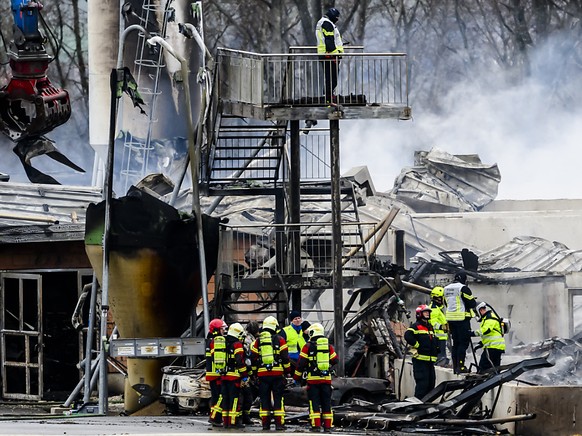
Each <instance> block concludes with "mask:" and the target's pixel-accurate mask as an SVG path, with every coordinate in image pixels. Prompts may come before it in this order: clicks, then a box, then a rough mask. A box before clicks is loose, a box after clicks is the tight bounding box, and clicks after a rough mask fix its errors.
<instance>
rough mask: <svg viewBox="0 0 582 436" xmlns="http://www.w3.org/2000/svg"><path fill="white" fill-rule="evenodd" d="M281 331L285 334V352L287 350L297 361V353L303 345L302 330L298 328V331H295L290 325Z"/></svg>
mask: <svg viewBox="0 0 582 436" xmlns="http://www.w3.org/2000/svg"><path fill="white" fill-rule="evenodd" d="M283 331H284V332H285V339H286V340H287V350H289V355H290V356H291V357H294V358H295V359H297V358H298V357H299V352H300V351H301V350H302V349H303V346H304V345H305V338H304V337H303V330H301V327H299V331H297V330H295V328H294V327H293V326H292V325H288V326H287V327H285V328H284V329H283Z"/></svg>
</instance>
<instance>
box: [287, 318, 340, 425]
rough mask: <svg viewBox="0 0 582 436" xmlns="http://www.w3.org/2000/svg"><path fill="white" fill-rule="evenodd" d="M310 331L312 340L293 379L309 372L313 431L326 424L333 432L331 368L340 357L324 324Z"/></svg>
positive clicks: (301, 377)
mask: <svg viewBox="0 0 582 436" xmlns="http://www.w3.org/2000/svg"><path fill="white" fill-rule="evenodd" d="M308 332H309V342H307V343H306V344H305V345H304V346H303V348H302V349H301V353H300V355H299V361H298V362H297V368H296V369H295V374H294V375H293V378H294V379H295V381H296V382H300V381H302V380H303V376H304V374H305V375H306V379H307V398H308V399H309V421H310V423H311V431H315V432H317V431H320V430H321V425H322V424H323V431H324V432H326V433H329V432H331V427H332V424H333V413H332V410H331V367H332V366H333V365H335V364H336V363H337V362H338V356H337V354H336V352H335V350H334V348H333V346H332V345H330V344H329V341H328V339H327V338H326V337H325V331H324V330H323V326H322V325H321V324H319V323H314V324H312V325H311V326H310V327H309V329H308Z"/></svg>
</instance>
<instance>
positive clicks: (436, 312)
mask: <svg viewBox="0 0 582 436" xmlns="http://www.w3.org/2000/svg"><path fill="white" fill-rule="evenodd" d="M430 308H431V311H430V324H431V325H432V328H433V329H434V334H435V335H436V337H437V339H438V340H439V341H446V340H447V337H448V334H447V332H445V330H444V329H443V326H444V325H445V324H446V323H447V318H446V316H445V314H444V312H443V309H444V306H443V305H441V306H439V305H438V304H436V303H435V302H434V301H433V302H432V303H431V305H430Z"/></svg>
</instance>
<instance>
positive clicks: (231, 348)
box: [220, 322, 248, 428]
mask: <svg viewBox="0 0 582 436" xmlns="http://www.w3.org/2000/svg"><path fill="white" fill-rule="evenodd" d="M244 333H245V330H244V328H243V326H242V325H240V324H239V323H238V322H235V323H234V324H232V325H231V326H230V327H229V329H228V334H227V335H226V338H225V339H226V369H225V372H224V373H223V375H222V378H221V384H222V386H221V390H220V394H221V396H222V420H223V425H224V428H228V427H237V428H244V426H245V425H244V424H243V423H242V421H241V404H240V387H241V380H244V381H246V380H247V379H248V375H247V366H246V364H245V357H244V355H245V352H244V348H243V344H242V342H241V340H244Z"/></svg>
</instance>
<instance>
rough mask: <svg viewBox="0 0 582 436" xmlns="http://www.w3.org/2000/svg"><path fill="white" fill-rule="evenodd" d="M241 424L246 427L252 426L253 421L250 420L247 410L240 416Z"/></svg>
mask: <svg viewBox="0 0 582 436" xmlns="http://www.w3.org/2000/svg"><path fill="white" fill-rule="evenodd" d="M242 422H243V424H246V425H253V424H254V423H253V420H252V419H251V413H250V412H249V411H248V410H247V411H244V412H243V414H242Z"/></svg>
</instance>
